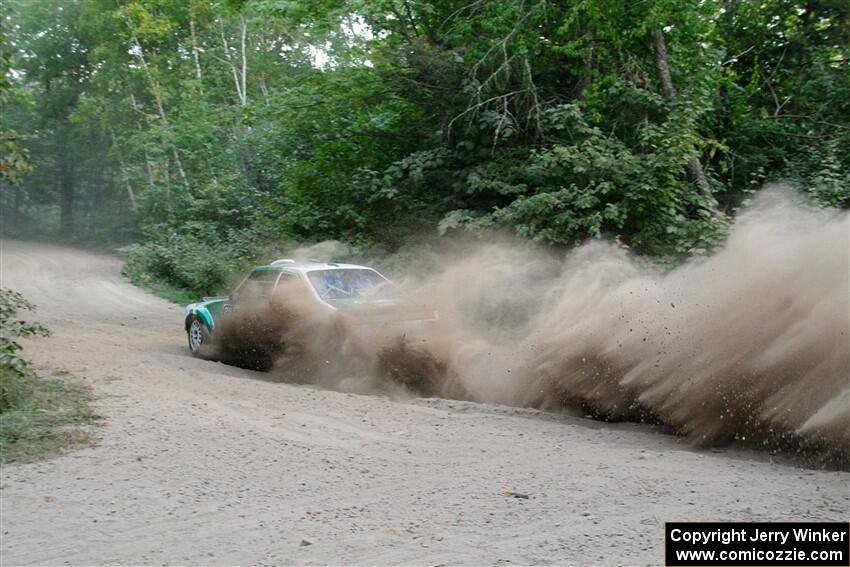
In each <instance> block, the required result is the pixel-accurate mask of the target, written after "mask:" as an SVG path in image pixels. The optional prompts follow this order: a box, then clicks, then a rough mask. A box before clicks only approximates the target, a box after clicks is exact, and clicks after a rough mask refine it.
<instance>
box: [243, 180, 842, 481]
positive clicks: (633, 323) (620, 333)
mask: <svg viewBox="0 0 850 567" xmlns="http://www.w3.org/2000/svg"><path fill="white" fill-rule="evenodd" d="M849 248H850V216H848V214H847V213H846V212H843V213H835V212H824V211H819V210H813V209H810V208H807V207H806V206H805V205H804V204H802V203H800V202H798V201H795V199H794V198H793V196H792V195H791V194H790V193H789V192H787V191H782V190H777V189H774V190H769V191H764V192H762V193H761V194H760V195H759V197H758V198H757V199H756V201H755V203H754V204H752V205H751V206H750V207H749V208H748V209H747V210H746V211H745V212H743V213H742V214H740V215H739V216H738V218H737V220H736V223H735V225H734V227H733V228H732V231H731V234H730V236H729V238H728V241H727V243H726V245H725V246H724V248H723V249H721V250H719V251H718V252H716V253H715V254H713V255H712V256H710V257H707V258H697V259H693V260H691V261H689V262H687V263H685V264H683V265H681V266H680V267H678V268H676V269H674V270H672V271H668V272H662V271H659V270H655V269H652V268H648V267H646V266H645V265H643V264H641V263H640V262H639V261H638V260H636V259H635V258H633V257H631V256H630V255H629V254H628V253H627V252H626V251H624V250H622V249H621V248H618V247H616V246H614V245H612V244H606V243H602V242H591V243H589V244H586V245H583V246H581V247H579V248H577V249H575V250H574V251H572V252H570V253H569V254H567V255H566V256H561V257H555V256H553V255H552V253H551V252H550V251H546V250H543V249H541V248H538V247H535V246H533V245H530V244H518V243H516V242H512V243H490V244H478V245H474V246H468V247H465V249H464V250H463V251H462V252H455V253H454V254H452V255H451V257H436V258H435V257H430V258H421V262H424V263H427V264H428V265H433V266H437V268H436V269H434V270H430V271H429V275H428V276H427V277H425V278H418V279H415V280H414V279H409V280H406V281H405V284H404V285H402V286H401V287H402V289H403V292H404V297H405V300H404V302H403V305H402V306H399V307H398V313H397V315H396V316H395V317H392V316H390V317H388V316H387V315H386V313H384V314H383V315H382V317H383V320H382V321H381V323H380V324H378V325H375V324H372V325H370V324H364V323H363V321H364V320H369V319H370V317H372V315H370V314H369V313H366V312H365V311H364V312H362V313H357V314H349V315H344V316H340V315H339V314H334V313H333V312H330V311H329V310H326V309H320V308H318V307H317V306H315V305H312V304H310V303H309V302H304V301H303V294H299V293H298V290H297V289H290V288H286V287H284V288H283V289H280V290H279V292H278V293H276V295H275V297H274V298H273V305H274V306H275V309H274V310H271V311H270V310H268V309H266V310H265V312H266V315H264V316H261V315H256V314H255V315H251V316H250V317H249V319H250V318H251V317H253V319H251V320H245V321H242V324H241V325H239V326H238V327H239V331H238V332H237V333H236V335H239V336H243V335H244V334H245V329H246V328H254V329H256V328H262V329H265V330H264V332H263V334H264V335H265V336H266V337H268V336H273V337H274V338H275V339H274V342H275V349H270V350H269V352H270V353H272V354H270V355H269V356H271V357H273V358H274V359H275V360H276V361H277V362H276V364H275V370H274V372H275V373H276V374H277V375H283V376H284V377H285V378H286V379H293V380H298V381H310V382H315V383H318V384H322V385H325V386H329V387H336V388H342V389H345V390H349V391H374V390H375V389H384V390H387V389H397V390H398V389H400V390H404V391H412V392H414V393H417V394H420V395H432V396H442V397H450V398H459V399H468V400H474V401H479V402H487V403H497V404H507V405H517V406H528V407H538V408H547V409H554V408H577V409H580V410H581V411H583V412H585V413H587V414H591V415H593V416H596V417H598V418H601V419H606V420H637V421H649V422H654V423H662V424H665V425H667V426H668V427H670V428H672V429H673V430H675V431H676V432H678V433H680V434H682V435H685V436H687V438H688V439H690V440H691V441H692V442H693V443H695V444H698V445H712V444H720V443H727V442H730V441H743V442H746V443H750V444H755V445H758V446H765V447H767V448H769V449H771V450H783V451H785V452H789V451H790V452H804V453H808V454H813V455H816V456H817V457H818V458H819V459H820V460H821V461H822V462H829V463H840V464H842V466H844V465H847V464H848V463H850V250H849ZM434 310H436V311H437V312H438V313H439V316H440V318H439V321H436V322H431V323H426V324H401V323H399V324H394V322H396V321H401V320H402V319H404V318H405V316H404V314H405V312H407V313H410V312H418V313H433V311H434ZM258 317H260V319H264V320H258V319H257V318H258ZM408 318H410V317H408ZM372 320H373V321H375V319H374V318H372ZM281 321H286V323H284V324H281ZM249 334H250V333H249ZM232 337H233V333H231V338H232Z"/></svg>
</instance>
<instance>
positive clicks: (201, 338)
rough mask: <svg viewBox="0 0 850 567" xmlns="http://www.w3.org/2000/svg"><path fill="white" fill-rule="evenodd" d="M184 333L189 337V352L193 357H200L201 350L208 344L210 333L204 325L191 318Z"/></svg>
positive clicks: (195, 318)
mask: <svg viewBox="0 0 850 567" xmlns="http://www.w3.org/2000/svg"><path fill="white" fill-rule="evenodd" d="M186 333H187V334H188V336H189V352H191V353H192V354H193V355H195V356H201V349H202V348H203V347H204V346H205V345H207V344H209V342H210V333H209V331H208V330H207V327H206V325H204V323H203V321H201V320H200V319H198V318H197V317H193V318H192V322H191V323H189V329H188V330H187V331H186Z"/></svg>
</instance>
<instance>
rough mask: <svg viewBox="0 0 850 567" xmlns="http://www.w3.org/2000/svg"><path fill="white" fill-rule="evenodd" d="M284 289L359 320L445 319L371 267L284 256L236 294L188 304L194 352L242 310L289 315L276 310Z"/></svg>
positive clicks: (202, 350) (248, 279)
mask: <svg viewBox="0 0 850 567" xmlns="http://www.w3.org/2000/svg"><path fill="white" fill-rule="evenodd" d="M284 288H285V289H287V290H288V292H289V294H290V296H291V295H292V294H293V293H294V294H295V300H296V301H297V302H312V306H314V307H316V308H317V309H318V310H319V311H325V312H326V313H327V314H328V315H329V316H331V317H333V316H335V315H339V316H340V317H342V316H344V317H345V318H346V319H347V320H348V321H353V322H354V323H355V324H359V325H366V326H371V327H376V328H377V327H385V326H387V325H417V324H427V323H428V322H431V321H436V320H437V319H438V318H439V315H438V313H437V312H436V311H435V310H434V309H432V308H429V307H427V306H415V305H411V304H410V302H409V301H406V300H405V299H404V298H403V295H402V294H401V292H400V291H399V289H398V288H397V286H396V285H395V284H393V283H392V282H391V281H390V280H388V279H387V278H385V277H384V276H383V275H381V274H380V273H379V272H378V271H376V270H374V269H373V268H370V267H368V266H360V265H355V264H340V263H332V262H318V261H309V262H303V263H299V262H296V261H294V260H291V259H280V260H275V261H274V262H271V263H270V264H268V265H263V266H257V267H255V268H254V269H252V270H251V271H250V272H249V273H248V275H247V276H246V277H245V278H244V279H243V280H242V282H241V283H240V284H239V285H238V286H237V287H236V289H234V290H233V291H232V292H231V293H230V295H227V296H220V297H205V298H203V300H202V301H199V302H197V303H192V304H189V305H187V306H186V314H185V323H184V325H185V329H186V333H187V336H188V343H189V351H190V352H191V353H192V354H193V355H195V356H203V355H204V354H205V351H206V350H207V347H208V346H209V345H211V344H212V343H213V342H214V340H215V339H216V331H217V330H218V329H219V328H220V327H222V325H224V324H226V322H227V320H228V319H229V318H232V317H235V316H236V315H237V314H239V313H240V311H247V310H249V309H250V310H252V311H254V312H256V311H258V310H259V311H263V310H268V311H269V314H270V316H272V317H279V316H280V317H285V316H286V315H285V314H283V313H281V314H279V313H278V312H275V311H273V298H274V297H275V294H276V292H277V291H278V290H282V289H284Z"/></svg>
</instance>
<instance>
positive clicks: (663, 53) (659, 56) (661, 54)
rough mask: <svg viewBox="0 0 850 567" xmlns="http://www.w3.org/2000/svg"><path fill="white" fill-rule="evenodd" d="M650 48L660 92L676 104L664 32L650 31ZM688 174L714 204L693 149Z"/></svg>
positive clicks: (706, 180) (709, 188)
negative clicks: (653, 57) (653, 56)
mask: <svg viewBox="0 0 850 567" xmlns="http://www.w3.org/2000/svg"><path fill="white" fill-rule="evenodd" d="M652 48H653V52H654V54H655V73H656V75H657V76H658V82H659V83H661V93H662V94H663V95H664V98H666V99H667V100H668V101H669V102H670V103H672V104H676V102H677V101H678V95H677V94H676V87H675V86H673V78H672V77H671V76H670V63H669V61H670V60H669V57H668V55H667V42H666V41H664V34H663V32H662V31H661V30H654V31H653V32H652ZM687 171H688V176H689V177H690V178H691V180H692V181H693V182H694V183H696V185H697V188H698V189H699V191H700V193H702V195H703V196H704V197H705V198H706V199H709V200H710V202H711V203H712V205H716V200H715V199H714V195H713V193H712V190H711V185H710V184H709V183H708V179H707V178H706V176H705V172H704V171H703V170H702V164H701V163H700V161H699V158H698V157H697V154H696V152H695V151H692V152H691V156H690V157H689V158H688V165H687Z"/></svg>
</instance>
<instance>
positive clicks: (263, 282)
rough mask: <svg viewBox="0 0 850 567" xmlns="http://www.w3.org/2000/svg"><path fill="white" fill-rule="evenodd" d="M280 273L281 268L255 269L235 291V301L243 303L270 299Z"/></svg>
mask: <svg viewBox="0 0 850 567" xmlns="http://www.w3.org/2000/svg"><path fill="white" fill-rule="evenodd" d="M279 274H280V270H254V271H253V272H251V273H250V274H248V277H247V278H246V279H245V281H243V282H242V285H240V286H239V287H238V288H237V289H236V291H234V292H233V296H232V297H233V301H238V302H240V303H241V302H246V301H256V300H262V299H268V297H269V296H270V295H271V292H272V289H273V288H274V286H275V282H276V281H277V277H278V275H279Z"/></svg>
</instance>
